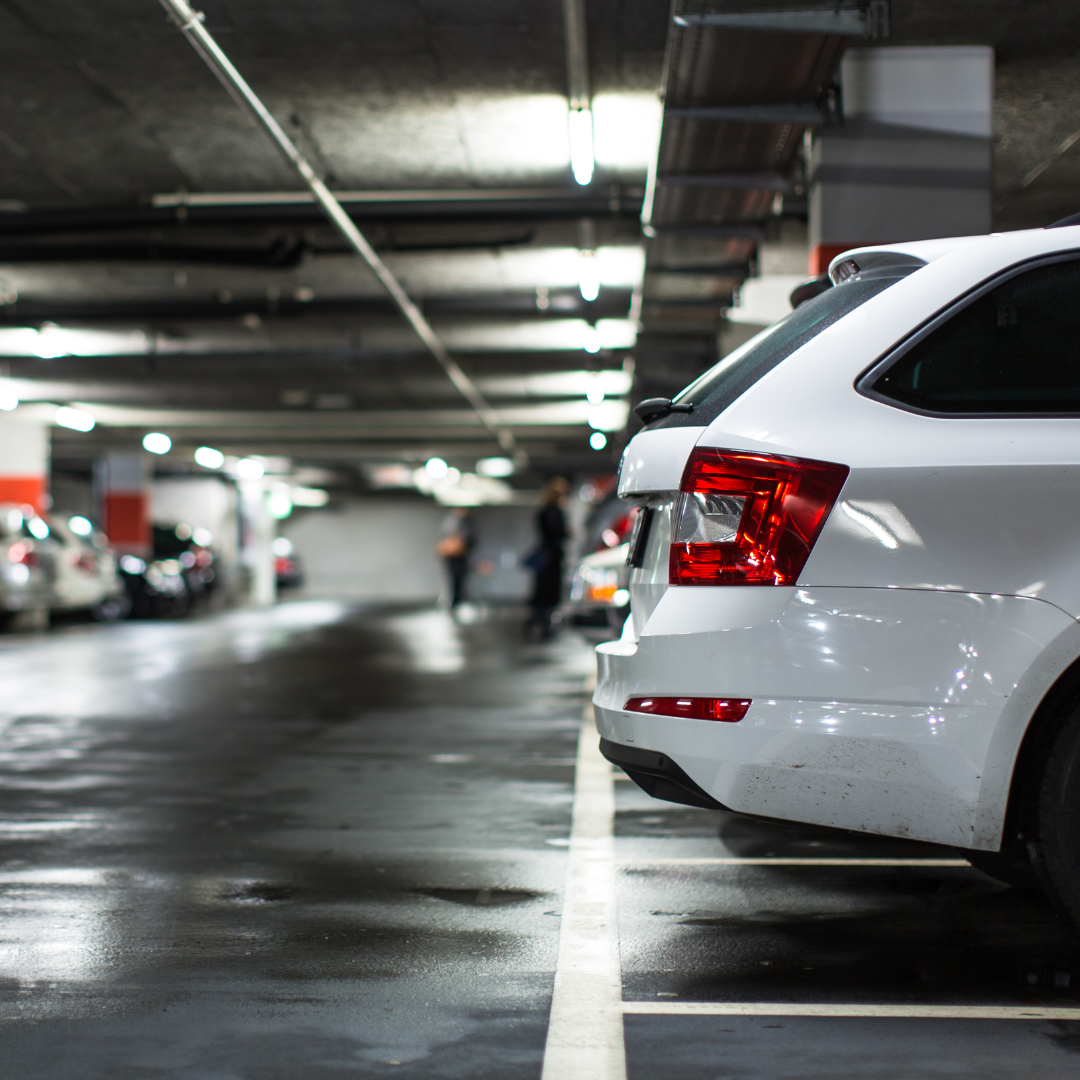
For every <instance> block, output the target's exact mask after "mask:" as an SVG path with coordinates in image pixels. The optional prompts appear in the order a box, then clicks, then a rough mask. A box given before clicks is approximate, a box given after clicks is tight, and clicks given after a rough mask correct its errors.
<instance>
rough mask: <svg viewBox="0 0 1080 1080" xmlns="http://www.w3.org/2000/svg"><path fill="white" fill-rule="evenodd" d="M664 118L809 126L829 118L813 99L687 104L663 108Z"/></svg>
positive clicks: (823, 122)
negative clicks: (803, 100)
mask: <svg viewBox="0 0 1080 1080" xmlns="http://www.w3.org/2000/svg"><path fill="white" fill-rule="evenodd" d="M664 119H665V120H669V119H670V120H712V121H728V122H734V123H743V124H802V125H805V126H808V127H812V126H814V125H817V124H826V123H829V122H830V120H831V115H830V113H829V112H828V111H827V109H823V108H822V107H821V106H820V105H818V104H816V103H814V102H798V101H796V102H770V103H769V104H765V105H690V106H684V107H679V106H673V107H669V108H667V109H665V110H664Z"/></svg>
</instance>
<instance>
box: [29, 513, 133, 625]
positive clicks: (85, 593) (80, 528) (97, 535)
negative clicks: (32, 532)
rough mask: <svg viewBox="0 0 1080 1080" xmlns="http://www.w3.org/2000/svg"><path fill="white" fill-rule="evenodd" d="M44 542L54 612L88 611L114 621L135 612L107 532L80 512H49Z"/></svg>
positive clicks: (94, 615) (105, 619)
mask: <svg viewBox="0 0 1080 1080" xmlns="http://www.w3.org/2000/svg"><path fill="white" fill-rule="evenodd" d="M43 520H44V521H45V522H46V524H47V525H48V527H49V535H48V538H47V539H46V540H44V541H43V542H42V547H43V549H44V552H43V561H44V565H45V567H46V569H47V571H48V576H49V585H50V588H49V608H50V610H51V611H53V612H54V613H59V612H72V611H86V612H89V613H90V614H91V615H93V617H94V618H95V619H99V620H102V621H105V622H112V621H114V620H116V619H122V618H124V617H125V616H126V615H127V614H128V613H129V612H130V611H131V600H130V597H129V596H128V594H127V590H126V589H125V588H124V581H123V578H122V577H121V576H120V574H119V572H118V570H117V566H116V556H115V555H114V553H113V551H112V549H111V548H110V547H109V543H108V540H107V539H106V537H105V534H104V533H103V532H101V531H100V530H98V529H95V528H94V526H93V523H92V522H91V521H90V520H89V519H88V518H85V517H83V516H81V515H79V514H48V515H47V516H46V517H45V518H44V519H43Z"/></svg>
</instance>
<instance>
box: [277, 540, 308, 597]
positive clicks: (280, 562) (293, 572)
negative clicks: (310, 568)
mask: <svg viewBox="0 0 1080 1080" xmlns="http://www.w3.org/2000/svg"><path fill="white" fill-rule="evenodd" d="M273 552H274V576H275V577H276V579H277V587H278V588H279V589H298V588H300V586H301V585H303V584H304V571H303V569H302V568H301V566H300V557H299V556H298V555H297V554H296V548H295V547H293V542H292V541H291V540H290V539H289V538H288V537H287V536H279V537H277V539H275V540H274V544H273Z"/></svg>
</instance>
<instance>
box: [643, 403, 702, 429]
mask: <svg viewBox="0 0 1080 1080" xmlns="http://www.w3.org/2000/svg"><path fill="white" fill-rule="evenodd" d="M693 411H694V403H693V402H692V401H684V402H680V403H679V404H676V403H675V402H674V401H672V400H671V398H666V397H651V398H646V399H645V400H644V401H639V402H638V403H637V404H636V405H635V406H634V414H635V415H636V416H637V417H638V418H639V419H640V420H641V421H642V422H643V423H646V424H651V423H652V422H653V421H654V420H662V419H663V418H664V417H665V416H667V415H668V414H669V413H673V412H681V413H691V412H693Z"/></svg>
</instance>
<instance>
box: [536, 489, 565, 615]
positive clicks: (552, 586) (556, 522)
mask: <svg viewBox="0 0 1080 1080" xmlns="http://www.w3.org/2000/svg"><path fill="white" fill-rule="evenodd" d="M536 528H537V530H538V531H539V533H540V551H541V552H543V560H542V564H541V566H540V569H539V570H537V572H536V582H535V584H534V586H533V595H532V599H531V600H530V601H529V602H530V603H531V604H532V606H533V607H539V608H553V607H557V606H558V603H559V600H560V599H561V597H562V579H563V544H565V543H566V516H565V515H564V514H563V512H562V510H561V509H560V508H559V506H558V505H557V504H555V503H550V504H549V505H547V506H544V507H541V509H540V510H539V512H538V513H537V515H536Z"/></svg>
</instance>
